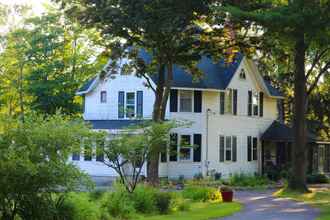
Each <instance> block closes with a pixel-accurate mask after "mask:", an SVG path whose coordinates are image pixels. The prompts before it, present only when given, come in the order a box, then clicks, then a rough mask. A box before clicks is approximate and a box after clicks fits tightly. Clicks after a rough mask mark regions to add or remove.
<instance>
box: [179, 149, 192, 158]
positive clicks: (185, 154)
mask: <svg viewBox="0 0 330 220" xmlns="http://www.w3.org/2000/svg"><path fill="white" fill-rule="evenodd" d="M190 159H191V148H187V147H184V148H180V160H190Z"/></svg>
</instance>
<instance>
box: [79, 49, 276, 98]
mask: <svg viewBox="0 0 330 220" xmlns="http://www.w3.org/2000/svg"><path fill="white" fill-rule="evenodd" d="M139 56H140V57H141V58H142V59H143V60H144V61H145V62H146V63H147V64H148V63H150V62H151V59H152V57H151V55H150V54H149V53H147V52H146V51H145V50H140V52H139ZM242 59H243V55H242V54H241V53H237V54H236V57H235V58H234V61H233V62H231V63H226V62H225V61H224V59H222V60H220V61H219V62H218V63H214V62H213V60H212V59H211V58H209V57H207V56H203V57H202V58H201V60H200V61H199V63H198V64H197V67H198V68H199V69H200V70H201V71H202V72H203V77H202V78H201V79H199V80H197V81H194V80H193V78H192V76H191V74H189V73H188V72H186V71H185V70H184V69H183V68H181V67H179V66H177V65H174V67H173V83H172V87H181V88H196V89H216V90H225V89H226V88H227V86H228V84H229V83H230V81H231V79H232V78H233V76H234V74H235V72H236V70H237V68H238V66H239V65H240V63H241V61H242ZM151 78H152V80H153V81H154V82H157V75H156V74H154V75H152V76H151ZM95 79H96V77H94V78H93V79H91V80H89V81H88V82H87V83H86V84H85V85H83V87H81V88H80V89H79V90H78V93H79V92H86V91H87V90H88V89H89V87H90V86H91V85H92V83H93V81H94V80H95ZM264 81H265V84H266V86H267V89H268V91H269V92H270V94H271V95H272V96H282V95H281V93H280V92H279V91H278V90H277V89H275V88H274V87H273V86H272V85H271V84H270V83H269V82H267V81H266V80H264Z"/></svg>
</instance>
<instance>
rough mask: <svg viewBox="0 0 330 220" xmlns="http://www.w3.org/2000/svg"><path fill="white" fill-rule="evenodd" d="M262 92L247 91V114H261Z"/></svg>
mask: <svg viewBox="0 0 330 220" xmlns="http://www.w3.org/2000/svg"><path fill="white" fill-rule="evenodd" d="M263 103H264V94H263V92H257V91H249V97H248V115H249V116H260V117H262V116H263V105H264V104H263Z"/></svg>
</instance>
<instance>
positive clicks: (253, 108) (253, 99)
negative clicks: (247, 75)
mask: <svg viewBox="0 0 330 220" xmlns="http://www.w3.org/2000/svg"><path fill="white" fill-rule="evenodd" d="M251 91H252V116H254V117H257V116H260V111H259V109H260V97H259V92H258V91H256V90H251ZM255 98H256V102H257V104H255V103H254V101H255ZM255 107H257V109H256V111H255ZM256 112H257V114H255V113H256Z"/></svg>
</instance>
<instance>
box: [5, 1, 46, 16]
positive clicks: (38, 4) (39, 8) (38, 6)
mask: <svg viewBox="0 0 330 220" xmlns="http://www.w3.org/2000/svg"><path fill="white" fill-rule="evenodd" d="M46 2H49V1H48V0H0V3H2V4H7V5H15V4H22V5H25V4H29V5H31V6H32V10H33V12H34V13H35V14H36V15H40V14H41V13H42V12H43V11H44V8H43V4H44V3H46Z"/></svg>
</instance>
